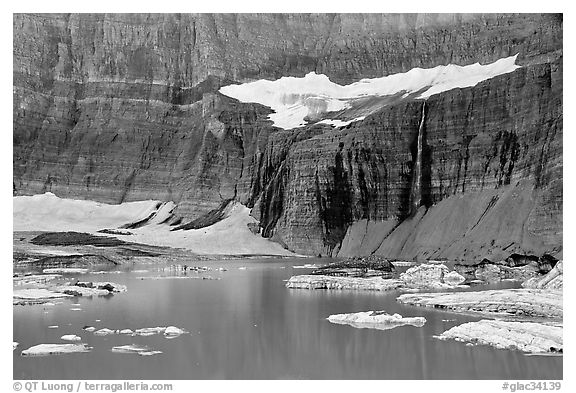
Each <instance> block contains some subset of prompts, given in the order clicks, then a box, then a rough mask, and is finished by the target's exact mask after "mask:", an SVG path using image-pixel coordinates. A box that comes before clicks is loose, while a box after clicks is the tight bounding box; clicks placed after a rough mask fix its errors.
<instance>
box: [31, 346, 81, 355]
mask: <svg viewBox="0 0 576 393" xmlns="http://www.w3.org/2000/svg"><path fill="white" fill-rule="evenodd" d="M91 349H92V347H89V346H88V345H86V344H38V345H35V346H33V347H30V348H28V349H25V350H24V351H22V354H21V355H22V356H46V355H61V354H66V353H79V352H89V351H90V350H91Z"/></svg>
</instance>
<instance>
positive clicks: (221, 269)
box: [216, 267, 228, 272]
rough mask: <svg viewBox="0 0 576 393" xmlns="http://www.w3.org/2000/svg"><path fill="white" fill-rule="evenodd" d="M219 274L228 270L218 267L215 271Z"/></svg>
mask: <svg viewBox="0 0 576 393" xmlns="http://www.w3.org/2000/svg"><path fill="white" fill-rule="evenodd" d="M216 270H217V271H219V272H227V271H228V269H226V268H224V267H219V268H218V269H216Z"/></svg>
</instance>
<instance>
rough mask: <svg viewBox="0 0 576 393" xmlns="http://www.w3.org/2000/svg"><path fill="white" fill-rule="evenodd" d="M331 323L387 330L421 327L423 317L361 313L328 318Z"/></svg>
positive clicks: (375, 312)
mask: <svg viewBox="0 0 576 393" xmlns="http://www.w3.org/2000/svg"><path fill="white" fill-rule="evenodd" d="M328 320H329V321H330V322H332V323H338V324H344V325H350V326H352V327H355V328H368V329H378V330H389V329H394V328H395V327H399V326H404V325H412V326H416V327H422V326H424V324H425V323H426V318H424V317H403V316H402V315H400V314H393V315H390V314H387V313H386V312H385V311H363V312H357V313H351V314H334V315H330V316H329V317H328Z"/></svg>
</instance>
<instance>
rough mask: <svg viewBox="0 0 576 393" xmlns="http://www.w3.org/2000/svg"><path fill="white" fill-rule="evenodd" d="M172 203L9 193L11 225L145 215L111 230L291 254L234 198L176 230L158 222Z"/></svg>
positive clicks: (216, 249) (84, 225)
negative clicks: (196, 223) (205, 220)
mask: <svg viewBox="0 0 576 393" xmlns="http://www.w3.org/2000/svg"><path fill="white" fill-rule="evenodd" d="M173 207H174V203H173V202H159V201H150V200H149V201H139V202H127V203H122V204H120V205H108V204H105V203H98V202H93V201H83V200H73V199H63V198H59V197H57V196H56V195H54V194H52V193H46V194H43V195H34V196H17V197H14V198H13V229H14V231H59V232H64V231H77V232H88V233H96V232H97V231H98V230H101V229H113V228H120V227H122V226H124V225H126V224H129V223H137V222H141V221H143V220H146V219H147V218H150V219H149V220H147V221H146V222H145V225H143V226H141V227H139V228H136V229H130V232H132V235H125V236H123V235H113V236H116V237H118V238H121V239H123V240H126V241H130V242H137V243H145V244H153V245H158V246H169V247H179V248H186V249H190V250H192V251H194V252H195V253H198V254H234V255H238V254H269V255H293V254H292V253H290V252H289V251H287V250H285V249H284V248H282V247H281V246H280V245H279V244H277V243H274V242H271V241H269V240H267V239H265V238H263V237H261V236H260V235H256V234H254V233H252V232H251V231H250V229H249V228H248V227H247V224H248V223H254V222H256V220H255V219H254V218H253V217H251V216H250V209H249V208H247V207H245V206H243V205H242V204H240V203H236V204H234V205H233V206H232V207H231V208H230V209H229V210H228V212H227V215H226V217H225V218H224V219H223V220H221V221H219V222H217V223H216V224H214V225H210V226H208V227H205V228H201V229H191V230H179V231H171V229H173V227H171V226H169V225H167V224H163V223H162V222H164V220H165V219H166V218H168V214H169V212H170V211H171V210H172V208H173ZM106 236H111V235H106Z"/></svg>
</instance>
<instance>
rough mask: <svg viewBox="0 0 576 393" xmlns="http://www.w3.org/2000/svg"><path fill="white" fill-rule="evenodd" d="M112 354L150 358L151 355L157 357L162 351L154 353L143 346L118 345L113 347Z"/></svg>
mask: <svg viewBox="0 0 576 393" xmlns="http://www.w3.org/2000/svg"><path fill="white" fill-rule="evenodd" d="M111 351H112V352H115V353H129V354H136V355H140V356H151V355H157V354H160V353H162V351H154V350H151V349H150V348H148V347H146V346H143V345H135V344H130V345H120V346H117V347H113V348H112V349H111Z"/></svg>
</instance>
